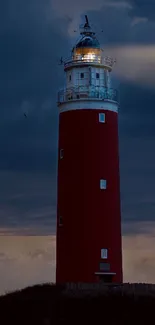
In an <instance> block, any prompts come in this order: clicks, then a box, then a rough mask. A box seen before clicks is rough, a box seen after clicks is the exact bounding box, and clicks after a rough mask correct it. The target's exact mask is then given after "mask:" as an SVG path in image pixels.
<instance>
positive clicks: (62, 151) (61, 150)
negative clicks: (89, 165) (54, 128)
mask: <svg viewBox="0 0 155 325" xmlns="http://www.w3.org/2000/svg"><path fill="white" fill-rule="evenodd" d="M63 157H64V149H60V159H63Z"/></svg>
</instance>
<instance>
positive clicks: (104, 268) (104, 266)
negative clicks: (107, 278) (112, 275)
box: [100, 262, 110, 272]
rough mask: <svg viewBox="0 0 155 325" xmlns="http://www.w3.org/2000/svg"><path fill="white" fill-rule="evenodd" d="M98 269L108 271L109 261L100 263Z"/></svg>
mask: <svg viewBox="0 0 155 325" xmlns="http://www.w3.org/2000/svg"><path fill="white" fill-rule="evenodd" d="M100 271H105V272H108V271H110V264H109V263H102V262H101V263H100Z"/></svg>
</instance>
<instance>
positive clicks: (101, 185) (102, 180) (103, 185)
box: [100, 179, 107, 190]
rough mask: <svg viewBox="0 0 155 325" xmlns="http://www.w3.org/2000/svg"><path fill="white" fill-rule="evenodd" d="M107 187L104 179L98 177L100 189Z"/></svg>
mask: <svg viewBox="0 0 155 325" xmlns="http://www.w3.org/2000/svg"><path fill="white" fill-rule="evenodd" d="M106 188H107V181H106V179H100V189H101V190H106Z"/></svg>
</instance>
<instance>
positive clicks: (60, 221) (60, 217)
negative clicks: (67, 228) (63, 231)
mask: <svg viewBox="0 0 155 325" xmlns="http://www.w3.org/2000/svg"><path fill="white" fill-rule="evenodd" d="M62 225H63V219H62V216H59V226H62Z"/></svg>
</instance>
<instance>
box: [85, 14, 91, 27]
mask: <svg viewBox="0 0 155 325" xmlns="http://www.w3.org/2000/svg"><path fill="white" fill-rule="evenodd" d="M85 19H86V22H85V25H84V28H90V25H89V21H88V16H87V15H85Z"/></svg>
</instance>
